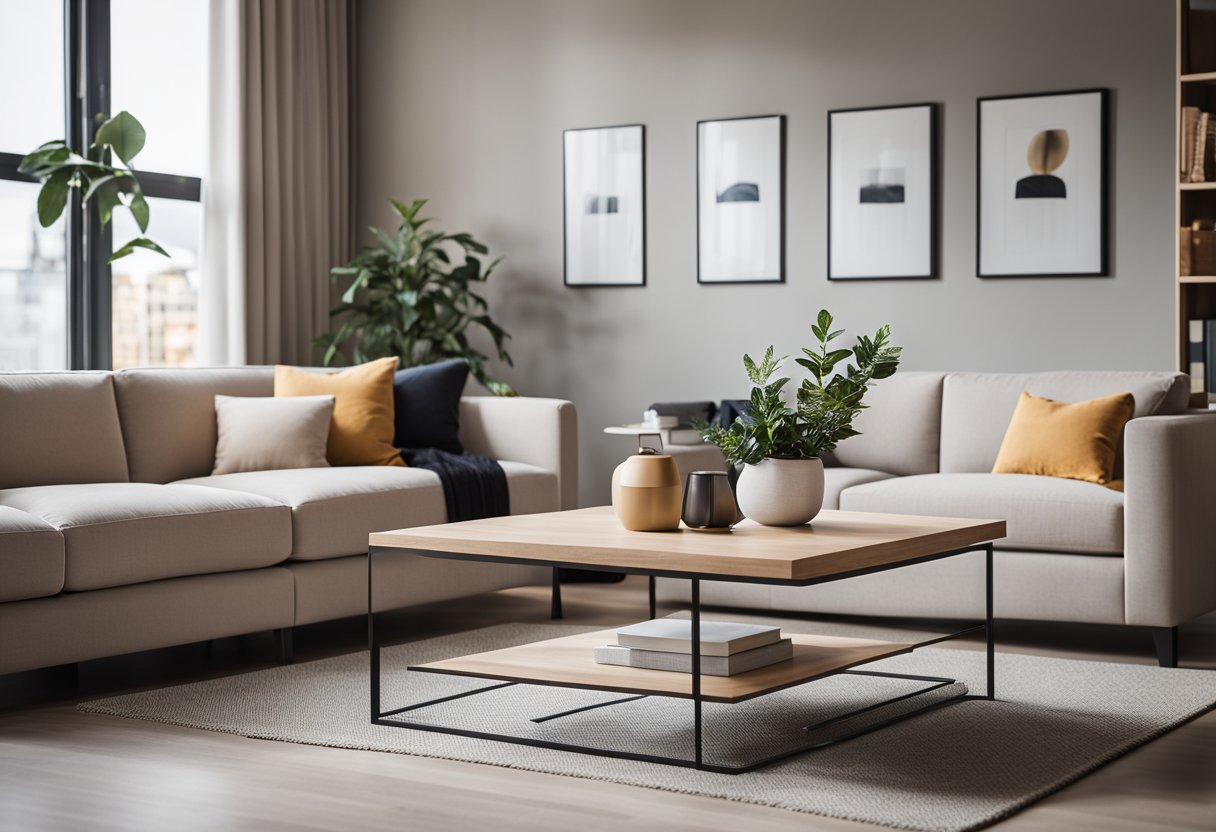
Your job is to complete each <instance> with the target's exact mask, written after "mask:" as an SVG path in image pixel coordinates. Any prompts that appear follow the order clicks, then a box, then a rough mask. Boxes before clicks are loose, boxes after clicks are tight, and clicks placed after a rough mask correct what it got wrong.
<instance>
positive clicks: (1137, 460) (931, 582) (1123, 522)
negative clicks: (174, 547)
mask: <svg viewBox="0 0 1216 832" xmlns="http://www.w3.org/2000/svg"><path fill="white" fill-rule="evenodd" d="M1023 390H1027V391H1029V392H1030V393H1033V394H1035V395H1038V396H1046V397H1048V398H1053V399H1057V400H1060V401H1081V400H1084V399H1090V398H1094V397H1097V396H1103V395H1108V394H1112V393H1119V392H1123V391H1131V393H1132V394H1133V395H1134V397H1135V399H1136V411H1135V418H1133V419H1132V421H1131V422H1130V423H1129V424H1128V426H1127V428H1126V431H1125V434H1124V441H1123V448H1122V453H1121V456H1120V458H1119V460H1118V469H1119V470H1118V471H1117V472H1116V476H1121V477H1122V478H1123V480H1124V483H1125V490H1124V491H1123V492H1122V493H1120V492H1119V491H1115V490H1112V489H1109V488H1106V487H1103V486H1100V485H1093V484H1090V483H1084V482H1078V481H1075V480H1065V479H1056V478H1051V477H1035V476H1024V475H1014V474H992V473H989V472H990V471H991V470H992V466H993V463H994V462H995V460H996V455H997V451H998V449H999V448H1000V445H1001V440H1002V438H1003V437H1004V435H1005V429H1006V427H1007V426H1008V424H1009V419H1010V416H1011V415H1012V413H1013V410H1014V407H1015V405H1016V404H1017V400H1018V396H1019V394H1020V393H1021V392H1022V391H1023ZM1188 391H1189V379H1188V378H1187V377H1186V376H1184V375H1181V374H1177V373H1160V372H1127V373H1120V372H1057V373H1039V374H983V373H928V372H920V373H918V372H901V373H899V374H897V375H895V376H894V377H892V378H890V379H887V380H884V381H882V382H880V383H878V384H877V385H875V387H874V388H873V389H872V391H871V393H870V396H869V397H868V399H867V402H868V403H869V404H870V408H869V409H868V410H866V411H864V412H863V413H862V415H861V416H860V417H859V419H858V421H857V427H858V429H859V430H861V431H862V435H861V436H857V437H854V438H851V439H849V440H847V441H845V442H843V443H841V444H840V446H839V447H838V448H837V450H836V452H835V454H834V460H833V461H832V465H831V467H828V468H827V469H826V471H825V474H826V490H827V496H826V499H825V501H824V506H825V507H826V508H841V509H845V510H851V511H876V512H890V513H898V514H928V515H945V516H960V517H978V518H988V517H991V518H1003V519H1005V520H1006V521H1008V529H1009V534H1008V537H1006V538H1005V539H1004V540H1000V541H997V543H996V555H995V559H994V580H995V611H996V615H997V616H998V617H1002V618H1021V619H1038V620H1047V621H1075V622H1092V623H1101V624H1133V625H1141V626H1146V627H1150V628H1153V634H1154V638H1155V640H1156V643H1157V648H1158V654H1159V657H1160V659H1161V661H1162V663H1163V664H1173V663H1175V662H1176V661H1177V627H1178V625H1179V624H1182V623H1184V622H1186V621H1187V620H1189V619H1191V618H1194V617H1196V616H1199V615H1202V614H1204V613H1207V612H1210V611H1212V610H1214V609H1216V508H1214V507H1213V503H1212V500H1213V497H1216V415H1212V414H1209V413H1208V412H1206V411H1203V412H1199V413H1196V412H1194V411H1191V412H1188V411H1187V410H1186V408H1187V400H1188ZM983 566H984V564H983V555H982V554H979V553H976V554H971V555H964V556H961V557H956V558H949V559H946V560H941V561H935V562H931V563H926V564H923V565H919V566H915V567H911V568H908V569H901V570H895V571H892V572H886V573H880V574H875V575H868V576H864V577H859V578H854V579H850V580H847V581H841V582H838V583H830V584H824V585H820V586H813V587H806V588H797V587H767V586H760V585H750V584H709V585H706V586H705V587H704V588H703V589H702V596H701V597H702V598H703V599H704V601H705V602H706V603H714V604H720V605H727V606H741V607H751V608H758V609H772V610H792V611H806V612H822V613H839V614H859V615H891V616H909V617H941V618H955V617H958V618H974V617H977V616H979V617H982V616H983V601H984V595H983V592H982V587H983ZM686 592H687V589H686V588H685V587H683V586H681V585H680V584H678V583H677V582H673V581H666V582H662V586H661V587H660V593H661V595H662V596H666V597H668V598H676V597H684V596H685V594H686Z"/></svg>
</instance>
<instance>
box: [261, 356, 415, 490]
mask: <svg viewBox="0 0 1216 832" xmlns="http://www.w3.org/2000/svg"><path fill="white" fill-rule="evenodd" d="M398 360H399V359H398V358H397V357H396V356H390V357H388V358H377V359H376V360H375V361H369V362H367V363H366V364H359V365H358V366H355V367H348V368H347V369H345V370H341V371H327V372H323V371H318V370H317V369H315V368H314V369H302V368H298V367H288V366H286V365H284V364H279V365H276V366H275V368H274V394H275V395H276V396H325V395H332V396H333V397H334V415H333V418H332V419H330V422H329V447H328V450H327V452H326V456H327V457H328V459H329V464H330V465H359V466H361V465H392V466H395V467H398V468H404V467H405V461H404V460H403V459H402V458H401V454H400V453H398V452H397V449H396V448H395V447H393V430H394V425H393V413H394V411H395V407H394V404H393V373H395V372H396V370H397V362H398Z"/></svg>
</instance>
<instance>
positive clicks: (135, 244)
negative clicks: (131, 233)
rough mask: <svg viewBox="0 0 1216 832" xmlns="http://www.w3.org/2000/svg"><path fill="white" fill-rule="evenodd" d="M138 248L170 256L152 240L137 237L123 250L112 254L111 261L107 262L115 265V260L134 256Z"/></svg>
mask: <svg viewBox="0 0 1216 832" xmlns="http://www.w3.org/2000/svg"><path fill="white" fill-rule="evenodd" d="M137 248H146V249H148V250H149V251H155V252H156V253H157V254H160V255H163V256H165V257H168V256H169V252H167V251H165V250H164V249H163V248H161V247H160V246H159V245H157V244H156V243H154V242H153V241H152V240H149V239H148V238H147V237H136V238H135V239H134V240H130V241H128V242H127V244H126V245H124V246H123V247H122V248H120V249H118V251H116V252H114V253H113V254H111V255H110V259H109V260H107V261H106V262H107V263H113V262H114V261H115V260H121V259H122V258H124V257H126V256H127V255H129V254H133V253H134V252H135V249H137Z"/></svg>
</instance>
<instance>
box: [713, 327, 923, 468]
mask: <svg viewBox="0 0 1216 832" xmlns="http://www.w3.org/2000/svg"><path fill="white" fill-rule="evenodd" d="M832 323H833V319H832V316H831V314H830V313H829V312H828V311H827V310H826V309H823V310H820V312H819V316H818V319H817V320H816V322H815V324H814V325H813V326H812V327H811V333H812V334H813V335H814V336H815V340H816V346H815V347H814V348H806V347H804V348H803V350H802V354H803V357H802V358H797V359H795V361H797V363H798V364H799V365H801V366H802V367H804V368H806V369H807V370H809V371H810V377H809V378H807V379H805V380H803V382H802V384H801V385H800V386H799V387H798V391H797V394H796V396H795V400H796V402H795V405H794V406H793V407H791V406H790V405H789V404H788V403H787V402H786V400H785V398H784V397H783V396H782V391H783V390H784V388H785V386H786V385H787V384H789V382H790V379H789V378H785V377H782V378H776V379H774V378H773V377H774V376H775V375H776V374H777V372H778V371H779V370H780V369H781V365H782V363H783V362H784V361H785V358H784V357H783V358H774V353H773V348H772V347H771V346H770V347H769V348H768V349H767V350H766V351H765V353H764V358H763V359H761V360H760V362H759V363H757V362H756V361H754V360H753V359H752V358H751V356H749V355H744V356H743V366H744V368H745V369H746V370H747V377H748V379H749V380H750V381H751V383H752V384H753V385H755V386H754V387H753V388H752V392H751V398H750V403H749V407H748V413H747V414H746V415H745V416H740V417H738V418H737V419H735V421H734V423H733V424H732V425H730V427H728V428H722V427H720V426H717V425H712V426H711V425H708V424H704V423H702V424H701V425H699V426H698V428H699V430H700V433H701V436H702V437H704V438H705V440H706V441H708V442H712V443H713V444H715V445H717V446H718V447H719V448H721V449H722V452H723V454H724V455H725V456H726V461H727V464H729V465H731V466H734V465H737V464H739V463H744V464H747V465H756V464H758V463H760V462H761V461H762V460H764V459H766V458H775V459H815V458H817V457H819V456H822V455H823V454H825V453H827V452H828V451H831V450H832V449H834V448H835V447H836V445H837V443H839V442H840V441H842V440H844V439H847V438H848V437H850V436H856V435H857V434H858V432H857V431H856V430H854V429H853V426H852V425H853V419H854V418H855V417H856V416H857V414H858V413H860V412H861V411H862V410H863V409H864V408H865V405H864V404H863V403H862V399H863V398H864V397H865V394H866V390H867V389H869V387H870V384H871V383H872V382H874V381H877V380H879V379H884V378H888V377H889V376H892V375H894V374H895V371H896V369H898V367H899V358H900V352H901V350H902V347H896V346H892V345H891V343H890V341H891V328H890V326H886V325H884V326H882V327H880V328H879V330H878V331H877V332H876V333H874V337H873V338H869V337H866V336H864V335H862V336H858V338H857V344H856V345H855V346H854V347H853V348H852V349H839V348H833V347H832V346H831V343H832V342H833V341H835V340H836V339H837V338H839V337H840V336H841V335H843V334H844V330H843V329H837V330H833V329H832ZM850 358H852V359H853V361H852V362H851V363H847V364H846V363H845V362H848V360H849V359H850ZM838 367H843V370H841V371H839V372H837V368H838Z"/></svg>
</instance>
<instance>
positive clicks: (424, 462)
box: [398, 448, 511, 523]
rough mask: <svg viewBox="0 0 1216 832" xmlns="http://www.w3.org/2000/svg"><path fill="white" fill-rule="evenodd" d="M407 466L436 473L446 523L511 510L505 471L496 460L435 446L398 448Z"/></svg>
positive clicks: (496, 515)
mask: <svg viewBox="0 0 1216 832" xmlns="http://www.w3.org/2000/svg"><path fill="white" fill-rule="evenodd" d="M398 450H400V451H401V458H402V459H404V460H405V463H406V464H407V465H409V466H410V467H411V468H423V469H425V470H427V471H434V472H435V473H436V474H438V475H439V482H440V483H442V485H443V499H444V501H445V502H446V503H447V508H448V522H449V523H455V522H456V521H458V520H478V519H480V518H482V517H505V516H506V515H508V514H510V513H511V496H510V493H509V492H508V491H507V474H506V472H505V471H503V470H502V466H501V465H499V464H498V462H497V460H494V459H491V458H490V457H488V456H481V455H480V454H470V453H463V454H453V453H449V452H448V451H441V450H439V449H438V448H399V449H398Z"/></svg>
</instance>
